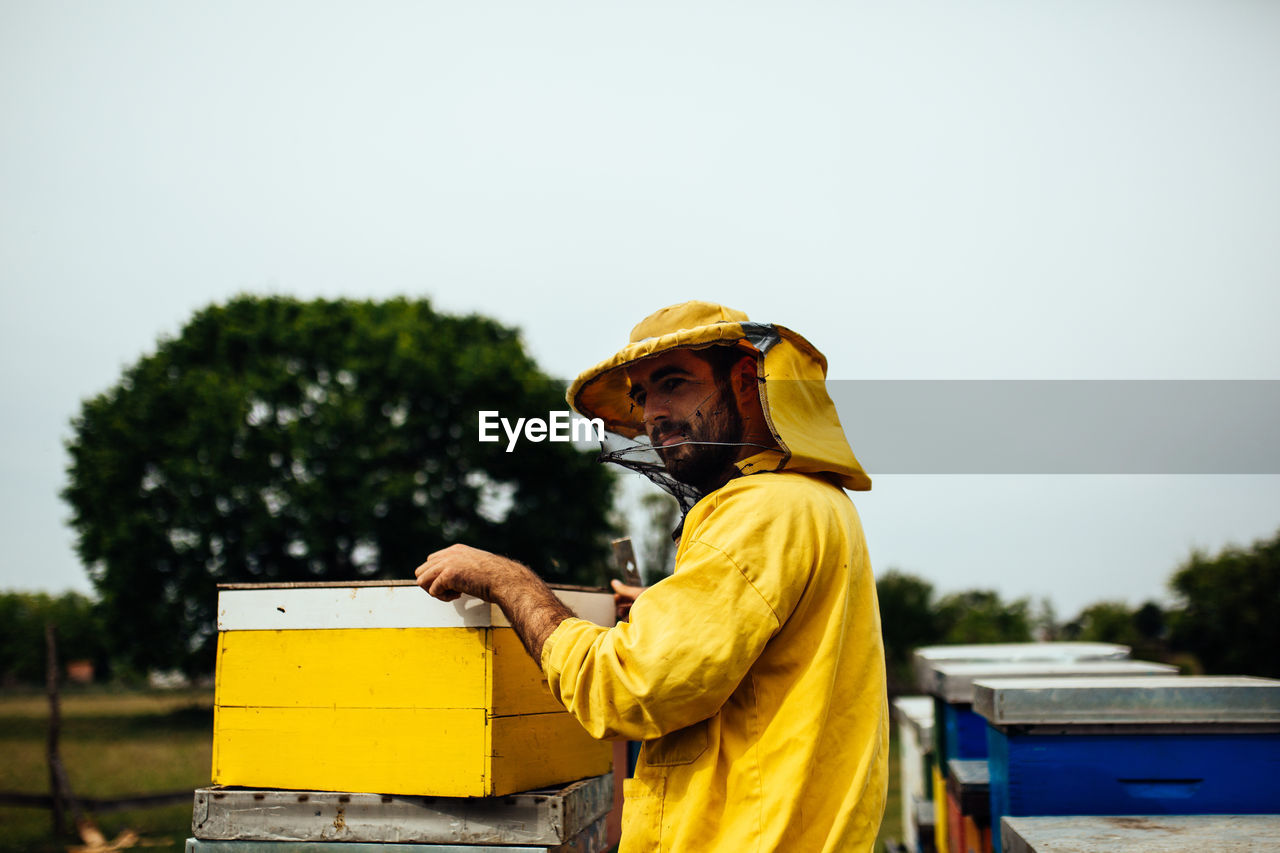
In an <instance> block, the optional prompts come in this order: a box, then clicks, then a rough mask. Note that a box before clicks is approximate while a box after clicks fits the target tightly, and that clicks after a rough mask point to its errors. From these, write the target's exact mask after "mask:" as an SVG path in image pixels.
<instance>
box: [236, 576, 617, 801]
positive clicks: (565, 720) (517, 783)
mask: <svg viewBox="0 0 1280 853" xmlns="http://www.w3.org/2000/svg"><path fill="white" fill-rule="evenodd" d="M556 594H557V595H559V596H560V598H561V599H562V600H564V601H565V603H566V604H568V605H569V607H571V608H572V609H573V610H574V611H575V612H576V613H577V614H578V615H579V616H581V617H582V618H585V619H589V620H591V621H593V622H597V623H598V624H612V623H613V599H612V596H610V595H609V594H608V593H596V592H578V591H569V590H557V592H556ZM611 756H612V750H611V747H610V745H609V744H608V743H603V742H600V741H596V740H593V739H592V738H591V737H589V736H588V735H587V734H586V732H585V731H584V730H583V729H582V727H581V726H579V725H578V723H577V721H575V720H574V719H573V718H572V717H570V716H569V714H568V713H566V712H565V711H564V709H563V708H562V707H561V706H560V705H559V704H558V703H557V702H556V701H555V699H554V698H552V696H551V693H550V691H549V690H548V689H547V685H546V682H545V680H543V678H542V673H541V671H540V670H539V668H538V666H537V665H536V664H535V663H534V662H533V661H532V660H531V659H530V658H529V656H528V654H526V652H525V650H524V647H523V646H521V644H520V639H519V638H518V637H517V636H516V634H515V631H514V630H513V629H512V628H511V627H510V625H509V623H508V622H507V621H506V619H505V617H503V615H502V611H501V610H500V609H499V608H497V607H496V606H494V605H490V604H487V603H485V602H483V601H480V600H478V599H475V598H470V597H466V596H464V597H463V598H462V599H459V600H458V601H454V602H448V603H446V602H442V601H437V600H436V599H434V598H432V597H431V596H429V595H427V594H426V593H425V592H423V591H422V590H421V589H419V588H418V587H417V586H415V585H413V584H411V583H393V584H292V585H235V586H225V587H222V588H220V590H219V593H218V660H217V686H216V694H215V700H214V724H213V782H214V783H215V784H218V785H239V786H246V787H254V788H293V789H303V790H323V791H358V792H369V793H382V794H414V795H426V796H447V797H492V796H501V795H504V794H510V793H514V792H516V791H524V790H529V789H532V788H538V787H542V786H546V785H554V784H558V783H561V782H567V781H571V780H574V779H582V778H585V777H588V776H596V775H599V774H601V773H606V772H608V771H609V768H610V762H611Z"/></svg>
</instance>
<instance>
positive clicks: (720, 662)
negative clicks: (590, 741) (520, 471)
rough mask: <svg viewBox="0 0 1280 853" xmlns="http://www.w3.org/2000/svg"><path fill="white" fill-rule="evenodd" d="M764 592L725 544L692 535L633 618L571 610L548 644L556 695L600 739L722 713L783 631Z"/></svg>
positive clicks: (651, 734)
mask: <svg viewBox="0 0 1280 853" xmlns="http://www.w3.org/2000/svg"><path fill="white" fill-rule="evenodd" d="M778 627H779V621H778V618H777V616H776V615H775V614H774V611H773V608H771V607H770V606H769V604H768V602H767V601H766V600H765V599H764V597H763V596H762V595H761V593H760V591H759V590H758V589H757V588H756V586H755V585H753V583H752V582H751V581H750V580H748V576H747V574H746V573H744V571H743V569H742V568H741V567H739V566H738V565H737V564H736V563H735V562H734V560H733V559H732V558H731V557H730V556H729V555H727V554H726V553H725V552H723V551H722V550H720V549H719V548H717V547H715V546H712V545H709V544H706V543H704V542H700V541H692V542H690V543H689V546H688V548H686V549H685V550H684V551H683V552H682V554H681V557H680V565H679V570H678V571H677V572H676V574H674V575H672V576H671V577H669V578H666V579H665V580H662V581H660V582H659V583H657V584H655V585H654V586H652V587H650V588H649V589H647V590H646V591H645V592H644V594H643V595H641V596H640V598H638V599H637V600H636V603H635V605H634V606H633V607H632V608H631V617H630V621H629V622H622V623H619V624H618V625H616V626H614V627H613V628H603V627H600V626H598V625H593V624H592V623H590V622H585V621H583V620H581V619H568V620H565V621H564V622H563V623H561V625H560V626H559V627H558V628H556V630H555V631H554V632H553V633H552V634H551V636H550V637H549V638H548V639H547V642H546V644H545V645H544V646H543V648H542V669H543V672H544V673H545V674H546V676H547V683H548V684H549V685H550V687H551V692H552V693H553V694H555V697H556V699H557V700H559V701H560V703H561V704H563V705H564V707H565V708H566V709H568V711H569V713H571V714H572V715H573V716H574V717H576V718H577V719H578V721H579V722H580V723H581V724H582V725H583V727H584V728H586V730H587V731H588V732H589V733H590V734H591V735H592V736H593V737H596V738H629V739H633V740H649V739H651V738H655V737H659V736H661V735H664V734H667V733H668V732H672V731H675V730H677V729H681V728H684V727H685V726H688V725H692V724H693V723H696V722H698V721H700V720H704V719H706V718H708V717H710V716H712V715H713V714H715V713H716V712H717V711H718V710H719V709H720V707H721V706H722V705H724V703H725V701H726V700H727V699H728V698H729V696H730V694H732V693H733V691H734V690H735V689H736V688H737V686H738V684H739V682H740V681H742V678H743V676H745V675H746V673H747V670H748V669H750V667H751V664H752V663H754V662H755V660H756V658H757V657H758V656H759V655H760V652H761V650H763V649H764V646H765V644H766V643H767V642H768V641H769V638H770V637H771V636H773V634H774V633H775V632H776V631H777V630H778Z"/></svg>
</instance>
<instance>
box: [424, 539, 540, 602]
mask: <svg viewBox="0 0 1280 853" xmlns="http://www.w3.org/2000/svg"><path fill="white" fill-rule="evenodd" d="M413 573H414V575H415V576H416V577H417V579H418V586H420V587H422V588H423V589H425V590H426V591H427V592H429V593H431V595H432V596H433V597H435V598H438V599H440V600H441V601H453V600H455V599H456V598H457V597H458V596H460V595H462V594H463V593H464V592H465V593H466V594H467V595H474V596H475V597H476V598H483V599H484V600H485V601H492V602H494V603H495V604H497V605H499V606H501V604H502V602H501V601H500V600H499V596H500V594H501V592H503V591H505V590H506V589H507V588H508V587H510V586H512V585H516V584H519V583H521V582H527V581H528V580H529V579H530V578H531V579H533V580H535V581H537V580H538V579H537V576H536V575H534V574H533V572H531V571H530V570H529V569H528V568H527V567H526V566H524V565H523V564H521V563H517V562H516V561H515V560H509V559H507V558H506V557H499V556H498V555H497V554H490V553H489V552H488V551H481V550H480V549H479V548H472V547H470V546H468V545H450V546H449V547H448V548H445V549H444V550H443V551H436V552H435V553H434V554H432V555H431V556H430V557H427V561H426V562H425V563H423V564H422V565H421V566H418V568H417V569H415V570H414V572H413ZM538 583H541V581H538Z"/></svg>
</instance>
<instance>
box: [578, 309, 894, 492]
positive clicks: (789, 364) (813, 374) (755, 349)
mask: <svg viewBox="0 0 1280 853" xmlns="http://www.w3.org/2000/svg"><path fill="white" fill-rule="evenodd" d="M712 346H733V347H737V348H740V349H741V350H743V351H744V352H746V353H749V354H752V355H754V356H755V359H756V372H757V374H758V375H759V376H760V377H761V378H762V379H763V381H762V382H759V383H758V387H759V389H760V404H761V408H762V409H763V410H764V415H765V420H766V421H767V422H768V426H769V430H770V432H771V433H772V435H773V439H774V442H775V443H776V444H777V448H778V449H776V450H774V449H769V450H762V451H761V452H759V453H756V454H754V455H750V456H747V457H746V458H744V459H741V460H739V461H738V462H737V463H736V464H737V467H738V470H739V471H741V472H742V473H743V474H755V473H759V472H761V471H778V470H785V471H799V472H803V473H809V474H826V475H829V476H832V477H833V478H834V479H835V480H836V481H837V482H838V483H839V484H840V485H841V486H843V487H844V488H846V489H852V490H855V491H866V490H868V489H870V488H871V478H870V477H868V476H867V474H866V472H865V471H863V469H862V465H861V464H860V463H859V462H858V460H857V458H856V457H855V456H854V455H853V449H852V448H851V447H850V446H849V440H848V439H847V438H846V437H845V434H844V428H843V427H842V426H841V425H840V418H839V416H838V415H837V414H836V407H835V404H834V403H832V402H831V396H830V395H829V394H828V393H827V386H826V376H827V360H826V358H824V357H823V355H822V353H820V352H818V350H817V349H815V348H814V347H813V345H812V344H810V343H809V342H808V341H806V340H805V339H804V338H803V337H801V336H800V335H798V334H796V333H795V332H793V331H791V330H790V329H786V328H784V327H782V326H777V325H772V324H768V323H753V322H751V321H750V320H748V319H747V315H746V314H744V313H742V312H741V311H735V310H733V309H732V308H726V307H724V306H723V305H716V304H713V303H710V302H684V303H681V304H680V305H673V306H671V307H669V308H663V309H662V310H660V311H658V312H656V313H654V314H651V315H650V316H648V317H646V318H645V319H644V320H642V321H640V324H639V325H637V326H636V327H635V328H634V329H632V330H631V340H630V342H629V343H628V344H627V346H625V347H623V348H622V350H621V351H620V352H618V353H617V354H616V355H614V356H613V357H612V358H610V359H607V360H605V361H603V362H601V363H600V364H597V365H596V366H595V367H593V368H591V369H590V370H587V371H585V372H584V373H582V375H580V376H579V377H578V378H577V379H576V380H574V382H573V384H572V385H571V386H569V392H568V394H567V395H566V398H567V399H568V401H569V405H570V406H572V407H573V409H574V410H575V411H577V412H578V413H579V414H581V415H583V416H584V417H587V418H600V419H601V420H603V421H604V427H605V429H606V430H608V431H609V432H611V433H615V434H617V435H619V436H624V437H626V438H628V439H636V438H637V437H638V436H639V437H643V436H644V434H645V429H644V424H643V423H642V418H643V415H644V411H643V409H642V408H641V407H640V406H638V405H636V404H635V403H634V402H633V401H632V400H631V398H630V396H629V392H630V390H631V381H630V380H629V379H628V378H627V368H628V367H629V366H630V365H632V364H635V363H636V362H638V361H641V360H643V359H646V358H651V357H653V356H657V355H661V354H662V353H665V352H667V351H669V350H673V349H680V348H687V349H704V348H706V347H712ZM650 454H651V458H652V459H656V458H657V454H656V453H653V452H652V451H651V450H650ZM610 457H612V458H610ZM604 458H606V459H608V460H609V461H616V462H619V464H623V465H627V464H628V463H627V462H626V461H624V460H623V459H622V458H619V456H618V454H617V453H615V454H606V455H605V457H604ZM677 497H678V498H679V497H680V495H677ZM682 503H683V501H682ZM686 509H687V506H686Z"/></svg>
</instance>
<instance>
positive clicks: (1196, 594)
mask: <svg viewBox="0 0 1280 853" xmlns="http://www.w3.org/2000/svg"><path fill="white" fill-rule="evenodd" d="M1170 586H1171V587H1172V589H1173V591H1174V593H1175V595H1177V597H1178V598H1179V604H1180V607H1179V608H1178V609H1177V610H1176V611H1175V612H1174V613H1173V614H1171V621H1172V640H1173V645H1174V646H1175V647H1176V648H1178V649H1183V650H1186V651H1189V652H1191V653H1192V654H1194V655H1195V656H1196V657H1197V658H1198V659H1199V662H1200V664H1201V665H1202V666H1203V667H1204V670H1205V671H1206V672H1209V673H1219V674H1231V675H1262V676H1271V677H1275V676H1280V655H1277V654H1276V650H1277V649H1280V618H1278V616H1280V532H1278V533H1277V534H1276V536H1275V537H1273V538H1272V539H1269V540H1261V541H1258V542H1255V543H1254V544H1253V546H1252V547H1250V548H1235V547H1231V548H1226V549H1224V550H1223V551H1222V552H1221V553H1219V554H1218V555H1217V556H1216V557H1209V556H1208V555H1206V554H1204V553H1201V552H1195V553H1193V554H1192V555H1191V558H1190V559H1189V560H1188V561H1187V562H1186V563H1184V564H1183V565H1182V566H1181V567H1180V568H1179V569H1178V570H1177V571H1176V572H1175V573H1174V575H1173V578H1172V579H1171V580H1170Z"/></svg>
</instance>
